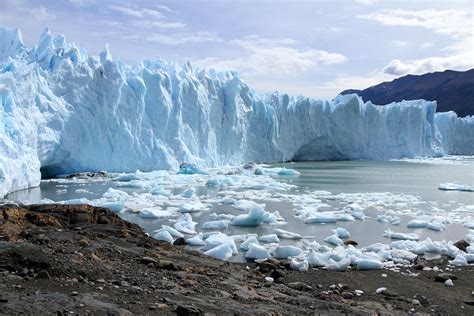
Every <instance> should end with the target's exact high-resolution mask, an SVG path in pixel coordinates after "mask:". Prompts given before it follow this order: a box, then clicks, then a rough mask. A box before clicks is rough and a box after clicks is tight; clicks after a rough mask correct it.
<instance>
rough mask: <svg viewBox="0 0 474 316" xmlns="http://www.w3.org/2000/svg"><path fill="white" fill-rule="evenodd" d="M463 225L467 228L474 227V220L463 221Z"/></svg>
mask: <svg viewBox="0 0 474 316" xmlns="http://www.w3.org/2000/svg"><path fill="white" fill-rule="evenodd" d="M464 226H465V227H467V228H469V229H474V222H469V223H464Z"/></svg>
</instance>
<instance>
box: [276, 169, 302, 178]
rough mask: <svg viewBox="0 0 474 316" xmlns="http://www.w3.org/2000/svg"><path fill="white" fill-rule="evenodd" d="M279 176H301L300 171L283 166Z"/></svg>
mask: <svg viewBox="0 0 474 316" xmlns="http://www.w3.org/2000/svg"><path fill="white" fill-rule="evenodd" d="M278 175H279V176H293V177H294V176H299V175H300V173H299V172H298V171H296V170H294V169H287V168H281V169H280V171H279V172H278Z"/></svg>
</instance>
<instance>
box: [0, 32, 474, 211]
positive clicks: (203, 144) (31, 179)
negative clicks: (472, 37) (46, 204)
mask: <svg viewBox="0 0 474 316" xmlns="http://www.w3.org/2000/svg"><path fill="white" fill-rule="evenodd" d="M435 110H436V103H435V102H429V101H423V100H418V101H409V102H405V101H403V102H400V103H393V104H389V105H386V106H383V107H382V106H377V105H373V104H372V103H370V102H368V103H363V102H362V100H361V99H360V98H359V97H357V96H356V95H345V96H337V97H336V98H335V99H334V100H333V101H320V100H312V99H308V98H304V97H289V96H288V95H286V94H283V95H280V94H278V93H273V94H256V93H253V92H252V91H251V89H250V88H249V87H248V86H247V85H246V84H245V82H243V81H242V80H241V79H240V77H239V76H238V74H236V73H235V72H227V73H219V74H218V73H216V72H215V71H209V72H206V71H199V70H196V71H194V70H193V69H192V67H191V65H190V64H189V63H187V64H185V65H184V66H183V67H179V66H178V65H176V64H173V63H168V62H165V61H161V60H156V61H144V62H142V63H140V64H139V65H135V66H129V65H126V64H124V63H123V62H121V61H119V60H114V59H113V57H112V55H111V53H110V52H109V50H108V48H106V49H105V50H104V51H103V52H102V53H101V54H100V56H89V55H88V54H87V52H86V51H85V50H83V49H81V48H79V47H77V46H75V45H74V44H70V43H68V42H66V40H65V38H64V36H62V35H58V36H53V35H52V33H51V32H50V30H49V29H47V30H45V31H44V32H43V34H42V35H41V37H40V40H39V42H38V44H37V45H36V46H35V47H34V48H32V49H31V50H27V49H25V46H24V44H23V42H22V40H21V35H20V32H19V30H9V29H5V28H0V196H4V195H5V194H7V193H9V192H12V191H15V190H19V189H23V188H27V187H33V186H37V185H38V184H39V181H40V178H41V175H43V176H46V177H47V176H52V175H58V174H61V173H70V172H78V171H100V170H104V171H109V172H134V171H135V170H137V169H140V170H143V171H151V170H157V169H174V170H177V169H178V168H179V166H180V165H181V167H182V168H181V172H183V173H186V174H190V176H192V175H195V174H200V172H201V169H199V168H197V167H195V166H203V167H206V166H217V165H225V164H228V165H232V164H237V163H241V162H244V161H249V160H253V161H257V162H279V161H286V160H292V159H293V160H328V159H362V158H363V159H392V158H406V157H408V158H410V157H415V156H434V155H442V154H444V153H456V154H469V153H470V154H472V153H474V142H472V139H473V136H474V118H463V119H459V118H457V117H456V115H455V114H454V113H450V114H449V113H448V114H437V115H435ZM182 163H186V164H184V165H183V164H182ZM193 164H194V165H193ZM255 172H256V173H257V172H261V170H260V171H258V170H255ZM279 173H280V175H281V176H285V177H288V176H297V174H295V173H292V172H289V171H288V170H280V171H279ZM124 185H133V183H131V184H124ZM262 188H264V187H262ZM150 190H152V193H153V194H157V195H160V194H167V192H163V191H161V190H160V189H159V187H158V188H150ZM188 206H190V208H189V209H183V212H192V211H196V210H198V209H196V207H194V208H193V205H188ZM200 207H201V206H199V207H198V208H200Z"/></svg>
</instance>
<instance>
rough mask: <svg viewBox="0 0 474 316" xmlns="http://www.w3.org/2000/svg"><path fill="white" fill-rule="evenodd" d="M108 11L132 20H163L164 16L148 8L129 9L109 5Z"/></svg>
mask: <svg viewBox="0 0 474 316" xmlns="http://www.w3.org/2000/svg"><path fill="white" fill-rule="evenodd" d="M108 8H109V9H110V10H113V11H116V12H119V13H121V14H123V15H126V16H129V17H134V18H147V17H148V18H158V19H161V18H164V17H165V16H164V15H163V14H162V13H161V12H160V11H158V10H153V9H148V8H137V9H135V8H130V7H124V6H117V5H109V6H108Z"/></svg>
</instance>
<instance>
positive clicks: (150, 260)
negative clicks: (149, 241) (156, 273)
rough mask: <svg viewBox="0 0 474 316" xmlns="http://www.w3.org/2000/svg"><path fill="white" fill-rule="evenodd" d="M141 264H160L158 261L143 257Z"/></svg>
mask: <svg viewBox="0 0 474 316" xmlns="http://www.w3.org/2000/svg"><path fill="white" fill-rule="evenodd" d="M140 262H141V263H143V264H149V263H158V261H157V260H155V259H153V258H152V257H142V258H141V259H140Z"/></svg>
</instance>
